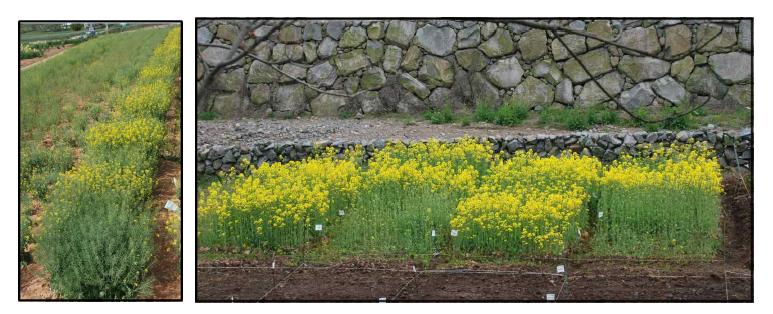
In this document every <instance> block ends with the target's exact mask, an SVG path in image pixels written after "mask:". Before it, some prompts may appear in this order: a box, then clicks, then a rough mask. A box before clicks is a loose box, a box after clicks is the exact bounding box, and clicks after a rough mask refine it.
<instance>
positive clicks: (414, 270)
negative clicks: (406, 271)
mask: <svg viewBox="0 0 773 314" xmlns="http://www.w3.org/2000/svg"><path fill="white" fill-rule="evenodd" d="M413 272H414V273H415V272H416V265H413Z"/></svg>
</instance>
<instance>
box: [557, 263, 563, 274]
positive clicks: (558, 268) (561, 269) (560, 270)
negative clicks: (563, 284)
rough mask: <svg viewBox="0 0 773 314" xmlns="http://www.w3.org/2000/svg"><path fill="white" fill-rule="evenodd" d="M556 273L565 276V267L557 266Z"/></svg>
mask: <svg viewBox="0 0 773 314" xmlns="http://www.w3.org/2000/svg"><path fill="white" fill-rule="evenodd" d="M556 272H557V273H559V274H563V273H564V265H558V266H556Z"/></svg>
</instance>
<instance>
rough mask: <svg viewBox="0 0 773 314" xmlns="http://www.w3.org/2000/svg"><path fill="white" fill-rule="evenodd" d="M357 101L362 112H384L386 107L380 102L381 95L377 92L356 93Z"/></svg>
mask: <svg viewBox="0 0 773 314" xmlns="http://www.w3.org/2000/svg"><path fill="white" fill-rule="evenodd" d="M357 102H359V103H360V109H361V110H362V113H364V114H377V113H383V112H386V108H384V105H383V104H382V103H381V97H379V95H378V92H375V91H369V92H364V93H362V94H359V95H357Z"/></svg>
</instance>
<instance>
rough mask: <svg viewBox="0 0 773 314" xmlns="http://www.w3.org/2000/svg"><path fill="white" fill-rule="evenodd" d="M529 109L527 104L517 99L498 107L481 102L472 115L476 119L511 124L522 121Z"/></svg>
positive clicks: (527, 114)
mask: <svg viewBox="0 0 773 314" xmlns="http://www.w3.org/2000/svg"><path fill="white" fill-rule="evenodd" d="M529 110H530V108H529V106H527V105H525V104H523V103H521V102H518V101H510V102H507V103H505V104H502V106H500V107H499V108H494V107H492V106H490V105H487V104H481V105H478V106H477V107H475V113H474V116H475V120H477V121H483V122H489V123H495V124H499V125H506V126H513V125H520V124H521V123H523V120H526V118H527V117H528V116H529Z"/></svg>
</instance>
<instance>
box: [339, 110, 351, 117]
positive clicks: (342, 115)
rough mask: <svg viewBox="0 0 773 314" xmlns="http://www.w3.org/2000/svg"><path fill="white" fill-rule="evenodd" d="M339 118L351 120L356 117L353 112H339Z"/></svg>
mask: <svg viewBox="0 0 773 314" xmlns="http://www.w3.org/2000/svg"><path fill="white" fill-rule="evenodd" d="M338 117H339V118H341V119H351V118H352V117H354V113H353V112H351V111H340V112H338Z"/></svg>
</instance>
